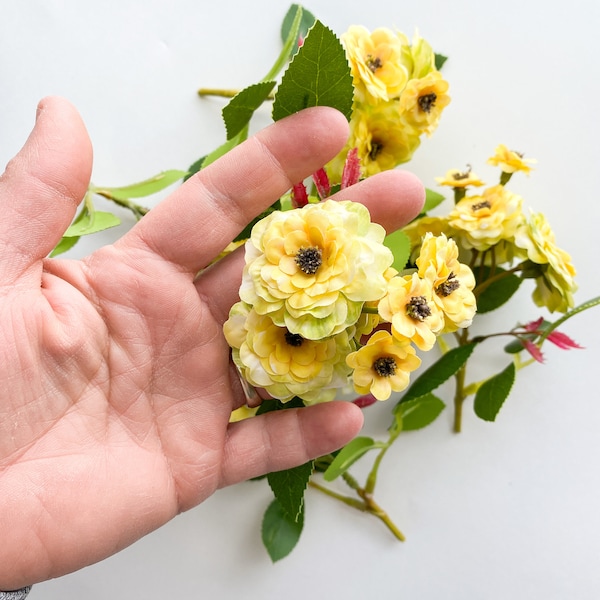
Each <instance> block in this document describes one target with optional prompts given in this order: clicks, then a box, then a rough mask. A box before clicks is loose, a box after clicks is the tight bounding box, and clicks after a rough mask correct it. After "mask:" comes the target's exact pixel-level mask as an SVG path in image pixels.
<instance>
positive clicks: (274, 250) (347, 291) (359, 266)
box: [240, 200, 393, 340]
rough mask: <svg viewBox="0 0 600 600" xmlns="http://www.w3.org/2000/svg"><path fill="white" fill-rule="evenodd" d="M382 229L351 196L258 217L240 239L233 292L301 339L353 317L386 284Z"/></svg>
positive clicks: (336, 329)
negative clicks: (242, 250)
mask: <svg viewBox="0 0 600 600" xmlns="http://www.w3.org/2000/svg"><path fill="white" fill-rule="evenodd" d="M384 237H385V230H384V229H383V227H381V226H380V225H378V224H376V223H371V220H370V215H369V211H368V210H367V209H366V208H365V207H364V206H363V205H362V204H359V203H357V202H348V201H341V202H335V201H333V200H327V201H325V202H320V203H318V204H308V205H307V206H305V207H303V208H300V209H295V210H290V211H286V212H280V211H275V212H273V213H271V214H270V215H268V216H267V217H265V218H264V219H262V220H261V221H259V222H258V223H257V224H256V225H255V226H254V227H253V229H252V234H251V237H250V239H249V240H248V242H247V243H246V266H245V268H244V272H243V276H242V285H241V287H240V298H241V299H242V300H243V301H244V302H246V303H248V304H250V305H251V306H253V308H254V309H255V310H256V312H257V313H258V314H260V315H269V316H270V317H271V318H272V319H273V321H274V322H275V324H276V325H278V326H279V327H285V328H286V329H287V330H288V331H290V332H291V333H294V334H299V335H301V336H302V337H303V338H306V339H309V340H319V339H322V338H325V337H327V336H331V335H335V334H337V333H340V332H342V331H344V330H345V329H347V328H348V327H350V326H352V325H354V324H355V323H356V322H357V321H358V319H359V317H360V314H361V310H362V307H363V304H364V303H365V302H368V301H373V300H379V298H381V297H382V296H383V295H384V294H385V291H386V287H387V280H386V278H385V276H384V273H385V272H386V271H387V269H388V268H389V267H390V266H391V264H392V262H393V255H392V253H391V251H390V250H389V249H388V248H386V247H385V246H384V245H383V243H382V242H383V239H384Z"/></svg>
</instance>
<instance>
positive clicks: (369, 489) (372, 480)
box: [364, 438, 395, 495]
mask: <svg viewBox="0 0 600 600" xmlns="http://www.w3.org/2000/svg"><path fill="white" fill-rule="evenodd" d="M394 439H395V438H394ZM393 441H394V440H393V439H391V438H390V441H389V442H388V443H387V444H386V445H385V446H384V447H383V448H382V449H381V450H380V452H379V454H378V455H377V457H376V458H375V460H374V461H373V467H372V468H371V472H370V473H369V475H368V477H367V483H366V484H365V490H364V491H365V493H366V494H369V495H371V494H372V493H373V492H374V491H375V485H376V483H377V473H378V471H379V465H380V464H381V461H382V460H383V457H384V456H385V453H386V452H387V451H388V449H389V448H390V446H391V444H392V442H393Z"/></svg>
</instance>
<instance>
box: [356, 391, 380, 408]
mask: <svg viewBox="0 0 600 600" xmlns="http://www.w3.org/2000/svg"><path fill="white" fill-rule="evenodd" d="M376 402H377V398H375V396H373V394H366V395H365V396H359V397H358V398H356V399H355V400H352V403H353V404H356V406H358V408H366V407H367V406H371V405H372V404H375V403H376Z"/></svg>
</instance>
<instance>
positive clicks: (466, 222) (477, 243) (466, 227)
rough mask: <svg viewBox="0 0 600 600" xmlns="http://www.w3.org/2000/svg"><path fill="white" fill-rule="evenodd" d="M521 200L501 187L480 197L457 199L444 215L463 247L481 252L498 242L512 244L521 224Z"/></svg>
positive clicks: (496, 187)
mask: <svg viewBox="0 0 600 600" xmlns="http://www.w3.org/2000/svg"><path fill="white" fill-rule="evenodd" d="M522 203H523V199H522V198H521V197H520V196H518V195H517V194H513V193H512V192H510V191H508V190H507V189H506V188H505V187H504V186H502V185H496V186H493V187H490V188H487V189H486V190H484V191H483V193H482V194H481V195H480V196H467V197H465V198H463V199H462V200H460V201H459V202H458V203H457V204H456V205H455V206H454V209H453V210H452V212H451V213H450V214H449V215H448V223H449V225H450V226H451V227H452V228H453V229H454V230H455V231H457V232H459V233H460V235H461V242H462V244H463V245H464V246H465V247H466V248H475V249H476V250H479V251H485V250H488V249H489V248H491V247H492V246H494V245H495V244H498V243H499V242H501V241H512V240H513V238H514V235H515V232H516V231H517V227H519V225H521V224H522V223H523V222H524V221H525V217H524V216H523V212H522V210H521V206H522Z"/></svg>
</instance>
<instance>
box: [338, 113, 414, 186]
mask: <svg viewBox="0 0 600 600" xmlns="http://www.w3.org/2000/svg"><path fill="white" fill-rule="evenodd" d="M420 143H421V142H420V140H419V132H417V131H416V130H414V129H412V128H410V127H405V126H403V125H402V123H401V120H400V112H399V110H398V103H397V102H392V103H389V104H377V105H375V106H373V107H367V106H357V107H355V109H354V112H353V113H352V118H351V120H350V136H349V138H348V142H347V143H346V146H345V147H344V149H343V150H342V151H341V152H340V153H339V154H338V155H337V156H336V157H335V158H334V159H333V160H332V161H331V162H330V163H329V164H328V165H327V166H326V170H327V173H328V175H329V177H330V179H331V180H332V181H334V182H339V181H340V180H341V176H342V170H343V167H344V162H345V160H346V156H347V154H348V150H350V149H351V148H356V149H357V151H358V157H359V159H360V165H361V173H362V175H363V177H371V176H372V175H375V174H376V173H380V172H381V171H387V170H389V169H393V168H395V167H397V166H398V165H400V164H402V163H405V162H407V161H409V160H410V159H411V158H412V155H413V154H414V152H415V150H416V149H417V148H418V147H419V144H420Z"/></svg>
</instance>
